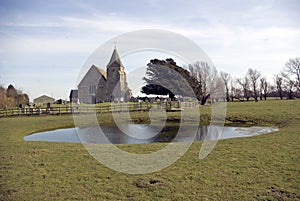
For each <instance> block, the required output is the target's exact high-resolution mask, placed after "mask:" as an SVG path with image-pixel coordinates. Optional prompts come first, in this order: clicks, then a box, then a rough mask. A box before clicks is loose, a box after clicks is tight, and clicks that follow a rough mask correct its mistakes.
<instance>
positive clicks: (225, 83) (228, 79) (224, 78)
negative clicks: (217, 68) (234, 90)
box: [220, 72, 230, 102]
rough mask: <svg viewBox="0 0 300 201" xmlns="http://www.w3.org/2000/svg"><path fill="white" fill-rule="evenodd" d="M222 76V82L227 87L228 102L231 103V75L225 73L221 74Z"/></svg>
mask: <svg viewBox="0 0 300 201" xmlns="http://www.w3.org/2000/svg"><path fill="white" fill-rule="evenodd" d="M220 75H221V78H222V80H223V82H224V86H225V95H226V101H227V102H229V101H230V96H229V81H230V75H229V73H225V72H221V73H220Z"/></svg>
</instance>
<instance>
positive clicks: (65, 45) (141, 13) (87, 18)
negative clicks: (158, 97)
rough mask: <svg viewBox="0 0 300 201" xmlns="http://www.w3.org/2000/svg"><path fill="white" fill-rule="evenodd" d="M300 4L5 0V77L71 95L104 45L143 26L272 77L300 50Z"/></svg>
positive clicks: (222, 63)
mask: <svg viewBox="0 0 300 201" xmlns="http://www.w3.org/2000/svg"><path fill="white" fill-rule="evenodd" d="M299 10H300V1H298V0H282V1H278V0H255V1H252V0H248V1H247V0H242V1H241V0H236V1H233V0H228V1H223V0H219V1H201V0H190V1H187V0H172V1H171V0H170V1H168V0H126V1H124V0H111V1H105V0H87V1H84V0H65V1H61V0H52V1H44V0H9V1H5V0H0V85H2V86H4V87H7V86H8V85H9V84H13V85H14V86H15V87H16V88H18V89H20V90H22V91H23V92H25V93H27V94H28V95H29V97H30V99H31V100H33V99H34V98H36V97H38V96H40V95H43V94H45V95H49V96H53V97H54V98H56V99H59V98H62V99H68V96H69V92H70V89H74V88H76V83H77V79H78V76H80V74H82V67H83V65H84V64H85V63H86V60H87V59H88V58H89V56H90V55H91V54H92V53H93V52H94V51H95V50H96V49H97V48H98V47H99V46H101V45H102V44H104V43H106V42H107V41H110V40H112V39H113V38H115V37H118V36H119V35H122V34H125V33H128V32H131V31H137V30H144V29H159V30H166V31H171V32H175V33H177V34H180V35H182V36H184V37H186V38H188V39H190V40H191V41H193V42H194V43H196V44H197V45H198V46H199V47H201V48H202V50H203V51H204V52H205V53H206V54H207V55H208V56H209V58H210V59H211V61H212V62H213V63H214V65H215V67H216V68H217V70H218V71H224V72H228V73H230V74H231V75H232V76H233V77H239V76H244V74H245V73H246V71H247V69H248V68H254V69H257V70H259V71H260V72H261V74H262V75H263V76H266V77H268V78H270V81H271V78H272V76H273V75H274V74H276V73H279V72H280V71H281V69H282V68H283V67H284V65H285V63H286V62H287V61H288V60H289V59H290V58H295V57H300V48H299V47H300V23H299V19H300V12H299ZM114 45H115V44H111V50H109V51H111V53H112V51H113V47H114ZM116 45H117V48H118V46H121V44H116ZM109 56H110V55H109ZM109 56H108V57H109ZM121 56H122V55H121ZM109 59H110V58H107V60H106V61H103V63H107V62H108V61H109ZM147 59H148V58H147ZM127 60H128V61H126V57H124V61H125V62H123V63H124V65H125V69H126V70H130V66H131V65H134V64H133V63H132V62H133V60H132V59H127ZM126 62H127V63H126ZM146 63H148V61H145V64H146ZM126 66H129V67H128V68H126ZM101 67H102V68H105V66H101Z"/></svg>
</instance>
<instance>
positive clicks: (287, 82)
mask: <svg viewBox="0 0 300 201" xmlns="http://www.w3.org/2000/svg"><path fill="white" fill-rule="evenodd" d="M281 76H282V78H283V82H284V85H283V86H284V89H285V91H286V92H287V96H288V99H293V98H294V90H295V87H297V86H296V81H294V80H293V79H291V77H290V76H289V75H288V73H285V72H281Z"/></svg>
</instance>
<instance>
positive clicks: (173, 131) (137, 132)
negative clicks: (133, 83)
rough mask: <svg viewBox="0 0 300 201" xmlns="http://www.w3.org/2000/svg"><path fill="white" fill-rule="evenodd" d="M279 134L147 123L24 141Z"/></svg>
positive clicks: (46, 134) (69, 130) (61, 132)
mask: <svg viewBox="0 0 300 201" xmlns="http://www.w3.org/2000/svg"><path fill="white" fill-rule="evenodd" d="M275 131H278V129H277V128H273V127H218V126H200V127H197V128H188V127H186V128H182V127H180V128H179V126H165V127H163V129H161V128H159V127H155V126H148V125H144V124H128V125H126V126H123V127H122V128H121V129H120V128H118V127H116V126H101V129H100V128H99V127H85V128H78V127H76V128H66V129H58V130H51V131H45V132H40V133H35V134H31V135H28V136H25V137H24V140H26V141H47V142H73V143H95V144H107V143H112V144H149V143H157V142H171V141H173V142H191V141H199V140H217V139H227V138H238V137H250V136H254V135H260V134H264V133H270V132H275ZM178 133H179V134H178Z"/></svg>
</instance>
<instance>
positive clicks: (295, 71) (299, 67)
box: [284, 57, 300, 89]
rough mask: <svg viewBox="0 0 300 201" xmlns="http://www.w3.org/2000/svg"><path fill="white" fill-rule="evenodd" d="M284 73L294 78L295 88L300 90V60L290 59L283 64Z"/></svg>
mask: <svg viewBox="0 0 300 201" xmlns="http://www.w3.org/2000/svg"><path fill="white" fill-rule="evenodd" d="M284 70H285V72H286V73H287V74H289V75H290V76H295V77H296V79H295V81H294V82H295V83H296V86H297V88H298V89H299V88H300V58H299V57H296V58H294V59H290V60H289V61H288V62H287V63H286V64H285V69H284Z"/></svg>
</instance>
